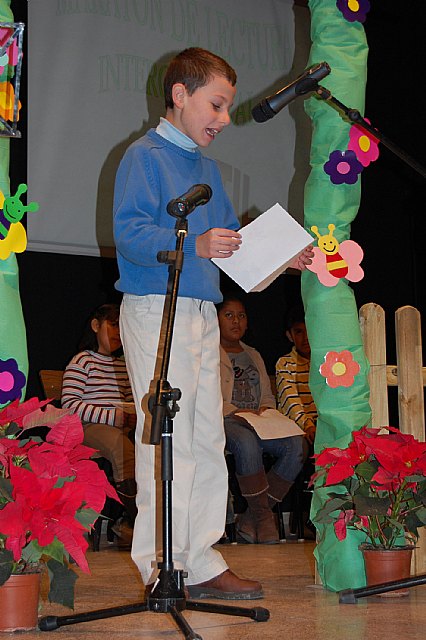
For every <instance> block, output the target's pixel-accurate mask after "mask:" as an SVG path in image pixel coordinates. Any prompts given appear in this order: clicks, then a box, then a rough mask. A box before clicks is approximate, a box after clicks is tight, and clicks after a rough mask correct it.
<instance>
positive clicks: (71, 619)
mask: <svg viewBox="0 0 426 640" xmlns="http://www.w3.org/2000/svg"><path fill="white" fill-rule="evenodd" d="M141 611H148V605H147V604H146V602H140V603H136V604H130V605H124V606H122V607H112V608H110V609H97V610H96V611H88V612H87V613H79V614H76V615H74V616H46V617H45V618H41V619H40V621H39V624H38V626H39V629H40V631H54V630H55V629H58V627H65V626H66V625H69V624H77V623H78V622H90V621H91V620H101V619H103V618H113V617H116V616H126V615H128V614H130V613H140V612H141Z"/></svg>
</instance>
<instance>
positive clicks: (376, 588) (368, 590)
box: [339, 574, 426, 604]
mask: <svg viewBox="0 0 426 640" xmlns="http://www.w3.org/2000/svg"><path fill="white" fill-rule="evenodd" d="M421 584H426V574H422V575H419V576H413V577H411V578H404V579H403V580H394V581H392V582H381V583H380V584H372V585H370V586H368V587H360V588H359V589H344V590H343V591H340V593H339V603H340V604H356V602H357V599H358V598H365V597H366V596H377V595H380V594H381V593H387V592H388V591H396V590H397V589H403V588H404V587H407V588H410V587H418V586H419V585H421Z"/></svg>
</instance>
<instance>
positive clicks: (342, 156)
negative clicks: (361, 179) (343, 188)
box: [324, 150, 363, 184]
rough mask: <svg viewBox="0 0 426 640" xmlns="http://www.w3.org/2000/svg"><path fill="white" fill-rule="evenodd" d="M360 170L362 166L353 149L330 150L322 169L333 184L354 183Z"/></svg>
mask: <svg viewBox="0 0 426 640" xmlns="http://www.w3.org/2000/svg"><path fill="white" fill-rule="evenodd" d="M362 170H363V166H362V164H361V163H360V162H359V160H357V157H356V155H355V153H354V152H353V151H339V150H337V151H332V152H331V153H330V156H329V159H328V162H326V163H325V165H324V171H325V172H326V173H327V174H328V175H329V176H330V180H331V182H332V183H333V184H343V183H346V184H355V182H356V181H357V180H358V174H360V173H361V171H362Z"/></svg>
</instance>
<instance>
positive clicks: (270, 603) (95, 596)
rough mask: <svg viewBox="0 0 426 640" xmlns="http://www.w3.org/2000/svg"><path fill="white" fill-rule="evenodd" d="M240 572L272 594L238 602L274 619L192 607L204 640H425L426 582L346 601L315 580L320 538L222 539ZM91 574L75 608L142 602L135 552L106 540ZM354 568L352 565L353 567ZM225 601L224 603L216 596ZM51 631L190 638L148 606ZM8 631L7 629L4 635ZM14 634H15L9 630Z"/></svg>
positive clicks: (88, 637) (53, 611)
mask: <svg viewBox="0 0 426 640" xmlns="http://www.w3.org/2000/svg"><path fill="white" fill-rule="evenodd" d="M219 548H220V550H221V552H222V553H223V555H224V557H225V558H226V560H227V561H228V563H229V565H230V567H231V568H232V569H233V570H234V571H235V572H236V573H238V574H240V575H244V576H246V577H249V578H256V579H259V580H260V581H261V582H262V584H263V587H264V591H265V598H264V599H263V600H256V601H252V602H251V603H250V602H244V601H239V602H238V603H231V602H230V603H226V604H238V606H243V607H247V606H248V607H252V606H262V607H266V608H267V609H269V611H270V620H269V621H267V622H254V621H252V620H250V619H246V618H238V617H233V616H232V617H231V616H224V615H219V614H211V613H202V612H198V611H185V612H184V616H185V618H186V620H187V621H188V623H189V624H190V625H191V627H192V628H193V629H194V631H195V632H196V633H197V634H199V635H200V636H201V637H202V638H203V639H204V640H228V639H231V638H232V640H250V639H253V640H256V639H257V638H259V637H260V638H262V640H272V639H274V640H275V639H276V638H282V639H283V640H307V639H309V640H329V639H330V638H341V639H342V640H378V639H381V638H383V639H386V640H401V638H410V640H420V639H421V640H423V639H424V637H425V629H426V586H420V587H415V588H412V589H411V590H410V594H409V596H408V597H403V598H380V597H374V598H373V597H371V598H362V599H360V600H359V601H358V604H355V605H341V604H339V602H338V595H337V594H335V593H331V592H328V591H325V590H324V589H323V588H322V587H320V586H315V585H314V561H313V555H312V553H313V549H314V543H313V542H307V541H305V542H296V543H281V544H279V545H219ZM88 560H89V565H90V568H91V572H92V573H91V575H90V576H86V575H83V574H81V572H80V575H79V579H78V580H77V583H76V602H75V611H74V613H83V612H85V611H91V610H93V609H101V608H102V609H103V608H108V607H113V606H118V605H126V604H132V603H135V602H141V601H143V599H144V590H143V585H142V583H141V581H140V579H139V577H138V573H137V571H136V568H135V567H134V565H133V563H132V561H131V558H130V553H129V552H128V551H121V550H118V549H117V547H116V546H108V545H107V543H106V542H102V545H101V551H100V552H98V553H93V552H89V553H88ZM348 571H350V567H348ZM216 602H219V601H216ZM69 614H70V611H69V610H68V609H65V608H64V607H61V606H58V605H51V604H49V603H47V602H46V601H44V602H43V607H42V610H41V615H42V616H46V615H61V616H62V615H69ZM40 633H41V632H40V631H37V632H28V633H25V634H24V635H23V636H21V637H23V638H25V640H35V639H36V638H37V640H40ZM48 634H50V636H51V637H52V640H54V638H55V637H58V638H60V640H71V639H72V640H75V639H76V638H84V639H85V640H110V639H111V640H112V639H114V640H119V639H120V638H123V639H129V640H133V639H137V638H142V639H144V640H151V639H155V638H158V639H161V638H183V635H182V634H181V632H180V631H179V630H178V629H177V627H176V624H175V622H174V620H173V618H172V616H171V615H170V614H169V613H153V612H144V613H136V614H132V615H126V616H121V617H115V618H108V619H102V620H96V621H91V622H84V623H79V624H74V625H71V626H65V627H60V628H58V629H56V630H54V631H51V632H47V633H46V634H44V635H45V636H46V637H48ZM4 635H5V637H6V634H4ZM7 637H11V635H10V636H7Z"/></svg>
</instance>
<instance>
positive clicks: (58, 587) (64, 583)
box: [47, 560, 78, 609]
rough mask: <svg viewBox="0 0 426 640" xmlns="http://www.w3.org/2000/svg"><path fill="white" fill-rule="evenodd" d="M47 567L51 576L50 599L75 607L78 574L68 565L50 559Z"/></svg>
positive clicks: (71, 607)
mask: <svg viewBox="0 0 426 640" xmlns="http://www.w3.org/2000/svg"><path fill="white" fill-rule="evenodd" d="M47 569H48V572H49V578H50V589H49V601H50V602H57V603H58V604H63V605H64V606H65V607H69V608H70V609H74V585H75V581H76V580H77V578H78V576H77V574H76V573H75V571H73V570H72V569H70V568H69V567H68V566H67V565H63V564H61V563H60V562H57V561H56V560H49V562H48V563H47Z"/></svg>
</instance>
